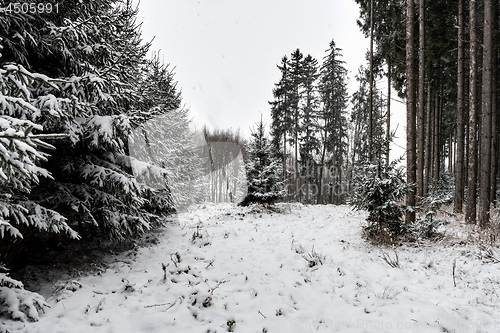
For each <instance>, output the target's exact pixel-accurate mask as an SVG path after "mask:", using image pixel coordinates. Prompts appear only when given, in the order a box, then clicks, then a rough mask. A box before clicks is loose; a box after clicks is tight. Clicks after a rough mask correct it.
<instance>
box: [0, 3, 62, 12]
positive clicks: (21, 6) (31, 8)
mask: <svg viewBox="0 0 500 333" xmlns="http://www.w3.org/2000/svg"><path fill="white" fill-rule="evenodd" d="M4 10H5V12H7V13H15V14H20V13H22V14H51V13H59V4H58V3H56V4H51V3H50V2H38V3H36V2H32V3H27V2H11V3H9V4H8V5H7V7H5V8H4Z"/></svg>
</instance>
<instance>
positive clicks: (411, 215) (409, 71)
mask: <svg viewBox="0 0 500 333" xmlns="http://www.w3.org/2000/svg"><path fill="white" fill-rule="evenodd" d="M414 23H415V5H414V1H413V0H407V1H406V181H407V182H408V183H409V184H415V182H416V178H417V177H416V169H415V167H416V165H415V164H416V163H415V162H416V138H415V134H416V119H415V118H416V105H415V104H416V103H415V102H416V101H415V98H416V89H415V68H414V66H415V45H414V40H415V25H414ZM406 205H407V206H409V207H413V206H415V190H414V189H411V190H410V191H409V192H408V194H407V196H406ZM413 222H415V212H413V211H409V212H408V213H407V214H406V223H413Z"/></svg>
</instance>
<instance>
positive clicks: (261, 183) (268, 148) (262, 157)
mask: <svg viewBox="0 0 500 333" xmlns="http://www.w3.org/2000/svg"><path fill="white" fill-rule="evenodd" d="M251 135H252V138H251V140H250V143H249V145H248V149H247V151H248V160H247V163H246V173H247V181H248V193H247V195H246V197H245V199H244V200H243V201H242V202H241V203H240V205H242V206H247V205H249V204H252V203H259V204H264V205H269V204H273V203H274V202H276V201H277V200H279V199H280V198H282V197H283V195H284V191H283V182H282V166H281V163H280V162H279V160H278V159H276V157H275V154H273V152H272V145H271V142H270V140H269V139H268V137H267V135H266V133H265V126H264V123H263V122H262V119H261V120H260V122H259V123H257V128H256V129H255V130H254V131H253V132H252V134H251Z"/></svg>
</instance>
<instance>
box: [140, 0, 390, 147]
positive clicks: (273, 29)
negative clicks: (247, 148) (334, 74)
mask: <svg viewBox="0 0 500 333" xmlns="http://www.w3.org/2000/svg"><path fill="white" fill-rule="evenodd" d="M358 17H359V11H358V6H357V4H356V3H355V2H354V0H168V1H166V0H142V1H141V2H140V5H139V22H143V23H142V33H143V38H144V40H145V41H149V40H151V39H153V37H154V41H153V45H152V50H154V51H158V50H160V55H161V59H163V60H164V62H166V63H169V64H170V65H171V66H172V67H175V77H176V79H177V81H178V86H179V88H181V89H182V96H183V102H184V104H185V105H186V106H187V107H189V108H190V110H191V114H192V116H193V117H194V118H195V120H196V121H197V122H198V123H205V124H207V125H208V126H209V127H211V128H222V129H225V128H233V129H235V130H236V129H240V131H241V133H242V134H243V135H244V136H245V137H248V136H249V133H250V127H253V126H254V124H255V123H256V122H258V121H259V119H260V115H261V113H262V115H263V119H264V121H265V122H266V123H267V124H268V125H269V123H270V108H269V104H268V101H271V100H272V99H273V96H272V89H273V87H274V84H275V83H276V82H278V80H279V78H280V72H279V70H278V69H277V67H276V65H277V64H278V63H279V62H280V60H281V58H282V57H283V56H285V55H289V54H290V53H291V52H292V51H294V50H295V49H297V48H300V50H301V51H302V53H304V55H306V54H311V55H312V56H313V57H315V58H316V59H318V61H319V62H320V63H321V62H322V59H323V57H324V56H325V55H326V52H325V51H326V50H327V49H328V47H329V43H330V41H331V40H332V39H333V40H335V43H336V44H337V47H339V48H341V49H342V54H343V60H344V61H345V62H346V68H347V69H348V71H349V72H350V74H349V76H350V85H349V88H350V93H353V92H354V91H355V90H356V86H357V85H356V82H355V79H354V75H355V74H356V73H357V71H358V68H359V66H360V65H362V64H365V63H366V62H365V52H366V51H367V49H368V47H369V42H368V40H367V39H365V38H364V36H363V35H362V33H361V32H360V30H359V28H358V27H357V25H356V20H357V18H358ZM395 122H396V121H394V123H395Z"/></svg>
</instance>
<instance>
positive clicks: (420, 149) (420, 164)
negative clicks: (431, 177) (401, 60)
mask: <svg viewBox="0 0 500 333" xmlns="http://www.w3.org/2000/svg"><path fill="white" fill-rule="evenodd" d="M418 21H419V48H418V72H419V75H418V76H419V77H418V115H417V202H418V201H419V198H420V197H423V195H424V144H425V140H424V112H425V105H424V104H425V0H420V5H419V19H418Z"/></svg>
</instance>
